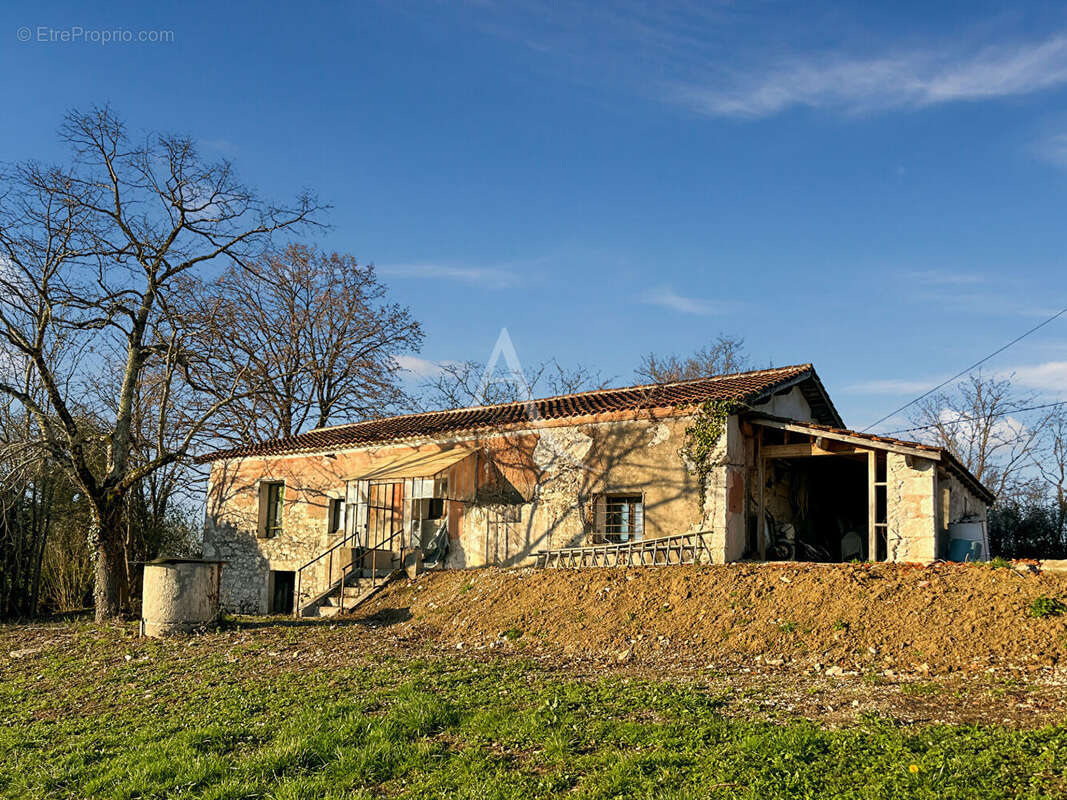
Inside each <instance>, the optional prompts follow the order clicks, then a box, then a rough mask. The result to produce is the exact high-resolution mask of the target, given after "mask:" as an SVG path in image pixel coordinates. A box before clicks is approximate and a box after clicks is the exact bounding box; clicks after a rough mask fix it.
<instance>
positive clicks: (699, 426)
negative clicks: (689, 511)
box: [678, 400, 738, 507]
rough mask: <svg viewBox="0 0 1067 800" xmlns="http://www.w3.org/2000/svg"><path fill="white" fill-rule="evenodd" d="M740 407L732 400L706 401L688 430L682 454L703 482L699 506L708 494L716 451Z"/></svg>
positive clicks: (715, 462)
mask: <svg viewBox="0 0 1067 800" xmlns="http://www.w3.org/2000/svg"><path fill="white" fill-rule="evenodd" d="M737 408H738V405H737V403H736V402H734V401H732V400H705V401H704V402H703V403H701V404H700V406H699V408H698V409H697V414H696V417H695V418H694V419H693V422H692V424H690V425H689V427H687V428H686V429H685V443H684V444H683V445H682V449H681V450H679V451H678V452H679V454H680V455H681V456H682V458H684V459H685V460H686V462H687V463H688V464H691V465H692V470H693V472H694V473H695V474H696V476H697V478H698V480H699V481H700V505H701V507H703V505H704V500H705V495H706V493H707V485H708V476H709V475H710V474H711V471H712V469H713V468H714V467H715V466H716V464H717V463H719V462H718V461H716V459H715V449H716V447H717V446H718V444H719V440H720V439H722V436H723V434H724V433H725V432H726V421H727V420H728V419H729V418H730V415H731V414H733V413H734V412H735V411H736V410H737Z"/></svg>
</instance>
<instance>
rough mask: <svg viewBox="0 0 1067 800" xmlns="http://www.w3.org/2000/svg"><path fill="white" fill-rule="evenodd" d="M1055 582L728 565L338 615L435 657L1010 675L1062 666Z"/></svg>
mask: <svg viewBox="0 0 1067 800" xmlns="http://www.w3.org/2000/svg"><path fill="white" fill-rule="evenodd" d="M1039 596H1048V597H1055V598H1061V599H1063V598H1067V574H1063V573H1052V572H1038V571H1036V570H1034V569H1032V568H1030V567H1028V566H1027V565H1016V566H1015V567H1014V568H999V569H997V568H992V567H989V566H986V565H960V564H951V565H950V564H937V565H933V566H930V567H919V566H911V565H886V564H877V565H875V564H782V565H778V564H760V565H755V564H732V565H725V566H696V567H656V568H648V567H646V568H632V569H619V568H603V569H583V570H497V569H483V570H464V571H451V572H438V573H427V574H424V575H422V576H420V577H418V578H417V579H415V580H403V581H398V582H394V583H393V584H391V585H389V586H388V587H387V588H385V589H384V590H383V591H382V592H381V593H380V594H379V595H378V596H376V597H374V598H372V599H371V600H370V601H368V602H367V603H365V604H364V605H363V606H361V607H360V608H358V609H357V610H356V611H355V612H354V614H353V616H354V617H355V618H356V619H358V620H360V621H361V622H362V623H364V624H366V625H369V626H385V625H389V626H390V627H391V634H392V635H394V636H398V637H401V638H404V639H409V640H412V641H421V642H424V643H427V644H432V645H433V646H435V647H444V648H455V649H458V650H464V649H466V650H472V649H474V650H481V649H487V648H489V649H492V648H501V647H505V646H514V645H519V644H521V646H522V647H523V648H524V649H525V651H526V652H527V653H538V654H545V655H552V656H562V657H566V658H572V659H573V658H576V659H579V660H580V659H593V660H598V661H604V660H607V661H613V662H616V663H630V662H637V663H645V664H649V665H662V666H668V665H670V664H678V665H684V664H690V665H692V664H700V663H708V664H718V665H723V664H730V665H738V664H749V665H754V664H762V665H763V666H788V667H789V669H790V670H791V671H796V670H798V669H799V670H806V671H813V672H829V674H830V675H834V674H840V673H842V672H844V673H847V672H858V673H864V674H869V673H872V672H874V673H876V674H882V675H885V676H887V677H892V676H894V675H900V674H904V675H916V676H925V675H932V674H946V673H959V672H962V673H968V674H977V673H989V674H994V673H1002V674H1016V675H1026V674H1031V673H1038V672H1041V671H1046V672H1047V671H1049V670H1050V669H1051V670H1053V671H1056V670H1058V668H1060V667H1061V666H1064V667H1067V616H1057V617H1048V618H1044V619H1039V618H1034V617H1032V616H1030V615H1029V614H1028V608H1029V606H1030V603H1031V602H1032V601H1033V600H1034V599H1035V598H1037V597H1039Z"/></svg>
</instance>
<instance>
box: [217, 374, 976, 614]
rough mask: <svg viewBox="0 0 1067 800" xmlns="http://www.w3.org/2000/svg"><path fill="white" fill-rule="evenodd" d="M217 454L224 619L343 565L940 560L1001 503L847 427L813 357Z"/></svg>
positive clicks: (949, 461) (939, 456)
mask: <svg viewBox="0 0 1067 800" xmlns="http://www.w3.org/2000/svg"><path fill="white" fill-rule="evenodd" d="M708 401H712V402H715V403H718V404H727V407H728V408H729V409H730V412H729V414H728V416H727V417H726V418H725V420H724V432H723V435H722V436H721V438H720V439H719V440H718V444H717V445H716V450H715V453H714V457H713V458H712V459H710V462H709V464H710V466H709V468H708V469H707V470H705V471H704V480H703V485H701V483H702V482H701V480H700V479H699V478H698V477H697V474H698V473H699V472H700V470H698V469H696V468H695V465H694V464H692V463H690V462H689V461H688V460H687V457H686V455H685V453H684V451H685V448H684V445H685V443H686V441H687V431H688V430H690V428H691V427H692V426H693V424H694V421H695V420H697V419H699V418H700V415H701V414H703V413H705V409H706V408H707V405H706V404H707V403H708ZM203 460H204V461H209V462H211V478H210V483H209V489H208V512H207V521H206V526H205V532H204V555H205V557H208V558H215V559H220V560H224V561H226V562H227V569H226V571H225V572H224V573H223V585H222V604H223V607H224V608H225V609H227V610H230V611H238V612H246V613H269V612H289V611H291V610H292V609H293V602H294V599H293V598H294V596H295V586H296V585H297V584H298V583H299V584H300V585H302V586H303V587H304V594H305V595H314V594H316V593H317V592H324V591H328V590H329V589H330V585H331V583H332V582H335V581H336V580H337V574H338V571H337V567H336V564H341V565H342V567H341V571H342V572H343V571H344V570H345V569H348V570H351V569H360V570H365V569H366V568H367V566H368V564H367V562H368V561H370V560H374V559H377V557H378V555H379V554H383V555H384V556H385V557H386V558H387V559H396V558H401V557H406V558H408V559H409V562H410V563H420V562H421V563H423V564H425V565H426V566H427V567H429V568H439V569H455V568H464V567H480V566H486V565H493V564H497V565H518V564H525V563H532V562H533V561H534V558H535V556H536V554H537V553H539V552H542V551H545V550H552V549H558V548H565V547H574V546H581V545H596V544H611V543H627V542H635V541H647V540H650V539H654V538H659V537H667V536H671V535H674V534H682V533H693V532H700V533H703V534H705V536H704V537H703V538H704V540H705V541H707V543H708V547H707V552H708V554H709V555H710V559H711V560H712V561H715V562H720V563H721V562H727V561H736V560H740V559H786V560H787V559H800V560H816V561H817V560H824V561H837V560H848V559H850V558H861V559H871V558H873V559H875V560H891V561H921V562H925V561H931V560H934V559H935V558H939V557H944V555H945V554H946V548H947V532H948V528H949V526H950V525H951V524H953V523H957V522H961V521H969V522H978V523H984V520H985V514H986V509H987V506H988V505H989V504H990V503H991V501H992V496H991V494H990V493H989V491H988V490H987V489H985V487H983V486H982V485H981V483H979V482H978V481H977V480H976V479H975V478H974V477H973V476H972V475H971V474H970V473H969V472H968V471H967V470H966V469H965V468H964V467H963V465H962V464H960V463H959V462H958V461H957V460H956V459H955V458H954V457H953V456H952V455H951V454H950V453H948V452H947V451H945V450H944V449H941V448H937V447H930V446H927V445H922V444H918V443H914V442H903V441H899V440H895V439H889V438H886V437H875V436H868V435H864V434H859V433H856V432H853V431H849V430H847V429H846V428H845V427H844V424H843V422H842V421H841V418H840V416H839V415H838V413H837V411H836V409H835V408H834V406H833V403H832V402H831V401H830V398H829V395H828V394H827V392H826V390H825V388H824V387H823V385H822V382H821V381H820V380H819V378H818V376H817V375H816V373H815V370H814V368H813V367H812V366H811V365H810V364H803V365H798V366H790V367H781V368H776V369H767V370H757V371H753V372H744V373H738V374H733V375H721V376H715V377H708V378H702V379H698V380H694V381H684V382H678V383H670V384H657V385H650V386H634V387H627V388H621V389H606V390H598V391H593V392H582V393H578V394H572V395H566V396H561V397H552V398H546V399H542V400H534V401H530V402H528V403H524V402H518V403H506V404H501V405H495V406H480V407H476V408H462V409H455V410H450V411H439V412H431V413H421V414H410V415H405V416H399V417H391V418H387V419H380V420H371V421H367V422H359V423H353V424H350V425H341V426H336V427H329V428H322V429H318V430H313V431H309V432H307V433H304V434H300V435H298V436H294V437H291V438H288V439H279V440H275V441H270V442H264V443H259V444H252V445H248V446H245V447H237V448H232V449H229V450H224V451H220V452H217V453H214V454H211V455H209V456H206V457H205V458H204V459H203ZM309 562H312V563H311V564H309ZM390 563H392V562H390ZM327 565H329V566H327ZM371 569H372V571H373V569H374V567H371ZM309 587H310V588H309ZM296 602H297V603H298V604H300V602H301V601H300V600H299V598H298V599H297V601H296Z"/></svg>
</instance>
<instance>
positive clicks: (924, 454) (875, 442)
mask: <svg viewBox="0 0 1067 800" xmlns="http://www.w3.org/2000/svg"><path fill="white" fill-rule="evenodd" d="M749 419H750V421H751V422H752V424H753V425H760V426H763V427H765V428H776V429H777V430H780V431H784V432H785V433H790V432H792V433H801V434H806V435H808V436H817V437H822V438H825V439H832V440H833V441H835V442H843V443H845V444H850V445H852V446H854V447H856V448H858V449H860V450H888V451H890V452H893V453H901V454H903V455H906V456H916V457H918V458H925V459H929V460H930V461H940V460H941V451H940V450H937V449H926V448H924V447H912V446H910V445H907V444H904V443H903V442H898V441H886V440H885V439H869V438H867V437H865V436H854V435H852V434H850V433H842V432H841V431H836V430H824V429H822V428H820V427H816V426H812V425H806V424H804V423H803V422H789V421H785V420H778V419H768V418H766V417H750V418H749ZM767 449H768V450H769V449H770V447H767Z"/></svg>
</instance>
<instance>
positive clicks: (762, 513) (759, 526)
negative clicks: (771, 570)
mask: <svg viewBox="0 0 1067 800" xmlns="http://www.w3.org/2000/svg"><path fill="white" fill-rule="evenodd" d="M756 458H757V459H758V462H757V469H756V473H757V475H758V476H759V477H758V479H759V511H758V515H757V517H756V547H757V549H758V551H759V558H760V561H766V560H767V537H766V536H764V535H763V524H764V523H763V521H764V519H765V518H766V511H767V506H766V500H765V499H764V497H763V494H764V487H765V485H766V483H767V479H766V476H765V474H764V469H765V462H764V460H763V427H762V426H760V427H759V430H758V432H757V434H756Z"/></svg>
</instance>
